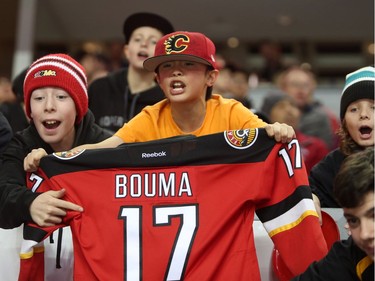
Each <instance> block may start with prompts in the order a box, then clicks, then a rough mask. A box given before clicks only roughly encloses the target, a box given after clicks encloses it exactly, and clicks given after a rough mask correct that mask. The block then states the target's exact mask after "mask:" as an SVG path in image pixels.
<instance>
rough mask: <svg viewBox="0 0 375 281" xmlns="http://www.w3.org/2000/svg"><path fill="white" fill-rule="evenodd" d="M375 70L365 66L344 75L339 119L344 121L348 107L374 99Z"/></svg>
mask: <svg viewBox="0 0 375 281" xmlns="http://www.w3.org/2000/svg"><path fill="white" fill-rule="evenodd" d="M374 83H375V68H374V67H372V66H367V67H363V68H360V69H358V70H356V71H354V72H352V73H349V74H348V75H346V81H345V87H344V89H343V91H342V94H341V104H340V118H341V120H342V119H344V116H345V112H346V109H347V108H348V106H349V105H350V104H351V103H352V102H354V101H357V100H360V99H372V100H373V99H374Z"/></svg>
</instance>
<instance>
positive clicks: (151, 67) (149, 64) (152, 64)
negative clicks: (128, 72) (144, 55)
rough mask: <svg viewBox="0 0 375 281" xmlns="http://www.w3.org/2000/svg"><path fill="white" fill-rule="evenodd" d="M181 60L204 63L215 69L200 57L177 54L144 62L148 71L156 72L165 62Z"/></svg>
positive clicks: (144, 66) (152, 58)
mask: <svg viewBox="0 0 375 281" xmlns="http://www.w3.org/2000/svg"><path fill="white" fill-rule="evenodd" d="M181 60H185V61H193V62H198V63H202V64H205V65H208V66H211V67H214V66H213V65H212V64H211V63H209V62H208V61H206V60H205V59H202V58H200V57H197V56H193V55H177V54H176V55H162V56H156V57H151V58H148V59H146V60H145V61H144V62H143V68H144V69H146V70H148V71H155V70H156V69H157V68H158V66H159V65H160V64H162V63H164V62H168V61H181Z"/></svg>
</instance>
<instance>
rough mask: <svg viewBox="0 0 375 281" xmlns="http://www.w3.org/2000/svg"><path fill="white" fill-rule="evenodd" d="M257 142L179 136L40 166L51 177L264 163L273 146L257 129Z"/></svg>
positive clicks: (219, 135)
mask: <svg viewBox="0 0 375 281" xmlns="http://www.w3.org/2000/svg"><path fill="white" fill-rule="evenodd" d="M258 130H259V133H258V137H257V139H256V141H255V142H254V143H253V144H252V145H251V146H250V147H248V148H245V149H237V148H233V147H232V146H230V145H229V144H228V143H227V142H226V140H225V138H224V133H223V132H220V133H216V134H211V135H205V136H201V137H195V136H181V137H174V138H168V139H161V140H156V141H149V142H139V143H131V144H123V145H120V146H119V147H117V148H109V149H96V150H93V149H92V150H86V151H84V152H83V153H81V154H80V155H77V156H76V157H73V158H71V159H58V158H56V157H54V156H47V157H43V158H42V159H41V162H40V166H41V168H42V169H43V168H44V167H48V169H44V171H45V173H46V175H47V176H48V177H49V178H50V177H52V176H54V175H58V174H64V173H70V172H78V171H84V170H94V169H108V168H117V169H118V168H126V167H130V168H136V167H145V168H151V169H152V168H153V167H168V166H192V165H194V166H199V165H209V164H233V163H256V162H263V161H264V160H265V159H266V158H267V157H268V155H269V153H270V152H271V151H272V149H273V148H274V146H275V143H276V142H275V140H274V139H272V138H270V137H268V135H267V133H266V131H265V129H258Z"/></svg>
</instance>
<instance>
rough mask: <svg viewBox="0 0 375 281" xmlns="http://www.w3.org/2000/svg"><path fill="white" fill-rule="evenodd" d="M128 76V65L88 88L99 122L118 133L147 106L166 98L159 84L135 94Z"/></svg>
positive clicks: (90, 100)
mask: <svg viewBox="0 0 375 281" xmlns="http://www.w3.org/2000/svg"><path fill="white" fill-rule="evenodd" d="M127 75H128V69H127V68H124V69H121V70H118V71H116V72H113V73H110V74H108V75H107V76H105V77H102V78H98V79H96V80H94V81H93V82H92V83H91V85H90V87H89V90H88V93H89V108H90V110H91V111H92V112H93V113H94V116H95V120H96V123H97V124H98V125H99V126H101V127H102V128H105V129H107V130H110V131H112V132H117V130H118V129H120V128H121V127H122V126H123V125H124V123H126V122H127V121H129V120H130V119H131V118H133V117H134V116H135V115H136V114H138V113H139V112H140V111H141V110H142V109H143V108H144V107H145V106H147V105H153V104H155V103H157V102H158V101H161V100H162V99H164V98H165V96H164V93H163V91H162V90H161V88H160V87H159V86H158V85H156V86H155V87H153V88H151V89H149V90H147V91H144V92H140V93H136V94H134V93H131V92H130V89H129V87H128V81H127V79H126V77H127Z"/></svg>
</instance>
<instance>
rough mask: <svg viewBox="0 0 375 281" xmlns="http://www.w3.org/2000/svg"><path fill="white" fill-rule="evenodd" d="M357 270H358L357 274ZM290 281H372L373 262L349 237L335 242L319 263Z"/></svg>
mask: <svg viewBox="0 0 375 281" xmlns="http://www.w3.org/2000/svg"><path fill="white" fill-rule="evenodd" d="M358 265H360V266H358ZM357 266H358V267H357ZM357 268H358V269H359V270H358V272H357ZM292 280H293V281H338V280H340V281H354V280H358V281H359V280H362V281H373V280H374V262H372V261H371V260H370V258H369V257H367V256H366V253H365V252H363V251H362V250H361V249H359V248H358V247H357V246H356V245H355V243H354V242H353V239H352V237H351V236H350V237H349V238H348V239H347V240H343V241H338V242H335V244H333V246H332V248H331V250H330V251H329V252H328V254H327V255H326V256H325V257H324V258H323V259H321V260H320V261H319V262H313V263H312V264H311V265H310V266H309V267H308V268H307V270H306V271H305V272H304V273H303V274H301V275H300V276H298V277H295V278H294V279H292Z"/></svg>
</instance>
